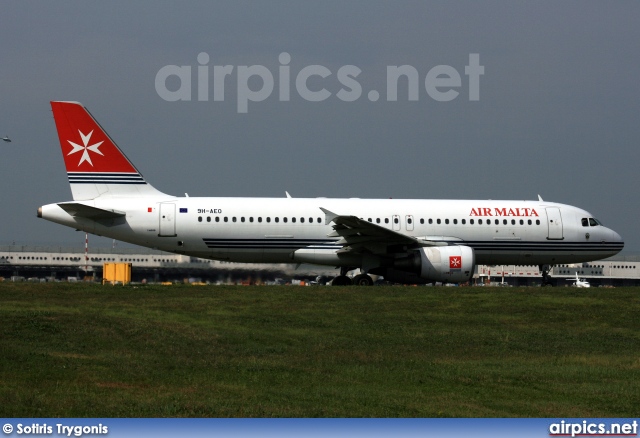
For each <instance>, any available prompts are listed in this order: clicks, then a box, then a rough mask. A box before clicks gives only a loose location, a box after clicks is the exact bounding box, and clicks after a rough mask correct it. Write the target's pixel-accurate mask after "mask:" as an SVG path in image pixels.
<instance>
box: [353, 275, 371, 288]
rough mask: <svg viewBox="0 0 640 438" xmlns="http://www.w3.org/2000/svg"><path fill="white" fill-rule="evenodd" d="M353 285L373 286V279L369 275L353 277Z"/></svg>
mask: <svg viewBox="0 0 640 438" xmlns="http://www.w3.org/2000/svg"><path fill="white" fill-rule="evenodd" d="M353 284H354V285H356V286H373V279H372V278H371V277H369V276H368V275H367V274H360V275H356V276H355V277H353Z"/></svg>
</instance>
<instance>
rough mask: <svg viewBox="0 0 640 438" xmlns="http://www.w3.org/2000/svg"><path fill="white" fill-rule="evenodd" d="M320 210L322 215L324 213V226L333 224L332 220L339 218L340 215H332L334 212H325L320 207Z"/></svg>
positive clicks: (324, 209) (325, 210)
mask: <svg viewBox="0 0 640 438" xmlns="http://www.w3.org/2000/svg"><path fill="white" fill-rule="evenodd" d="M320 210H322V212H323V213H324V215H325V216H324V224H325V225H329V224H330V223H331V222H333V220H334V219H335V218H337V217H338V216H340V215H338V214H335V213H334V212H332V211H329V210H327V209H326V208H322V207H320Z"/></svg>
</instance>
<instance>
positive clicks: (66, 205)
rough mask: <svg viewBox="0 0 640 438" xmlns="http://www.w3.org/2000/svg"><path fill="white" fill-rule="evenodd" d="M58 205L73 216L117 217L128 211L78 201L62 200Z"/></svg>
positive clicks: (93, 217) (89, 217)
mask: <svg viewBox="0 0 640 438" xmlns="http://www.w3.org/2000/svg"><path fill="white" fill-rule="evenodd" d="M58 206H59V207H60V208H61V209H63V210H64V211H66V212H67V213H69V214H70V215H71V216H73V217H84V218H87V219H115V218H117V217H123V216H126V213H125V212H123V211H118V210H105V209H102V208H97V207H91V206H90V205H84V204H80V203H77V202H62V203H60V204H58Z"/></svg>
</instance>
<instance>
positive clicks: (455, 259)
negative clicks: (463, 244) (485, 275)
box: [449, 256, 462, 269]
mask: <svg viewBox="0 0 640 438" xmlns="http://www.w3.org/2000/svg"><path fill="white" fill-rule="evenodd" d="M461 267H462V257H460V256H450V257H449V269H460V268H461Z"/></svg>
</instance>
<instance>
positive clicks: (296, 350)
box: [0, 282, 640, 417]
mask: <svg viewBox="0 0 640 438" xmlns="http://www.w3.org/2000/svg"><path fill="white" fill-rule="evenodd" d="M639 316H640V288H621V289H594V288H592V289H590V290H584V289H570V288H544V289H542V288H497V289H493V288H432V287H373V288H357V287H345V288H331V287H312V288H310V287H307V288H304V287H284V286H283V287H277V286H272V287H234V286H228V287H227V286H211V287H208V286H207V287H197V286H188V285H184V286H170V287H166V286H165V287H163V286H140V287H122V286H120V287H112V286H104V287H103V286H99V285H90V284H64V283H48V284H28V283H7V282H5V283H0V333H1V336H0V416H2V417H440V416H446V417H458V416H460V417H469V416H471V417H519V416H535V417H609V416H611V417H635V416H638V414H639V412H640V408H639V406H640V318H639Z"/></svg>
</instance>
